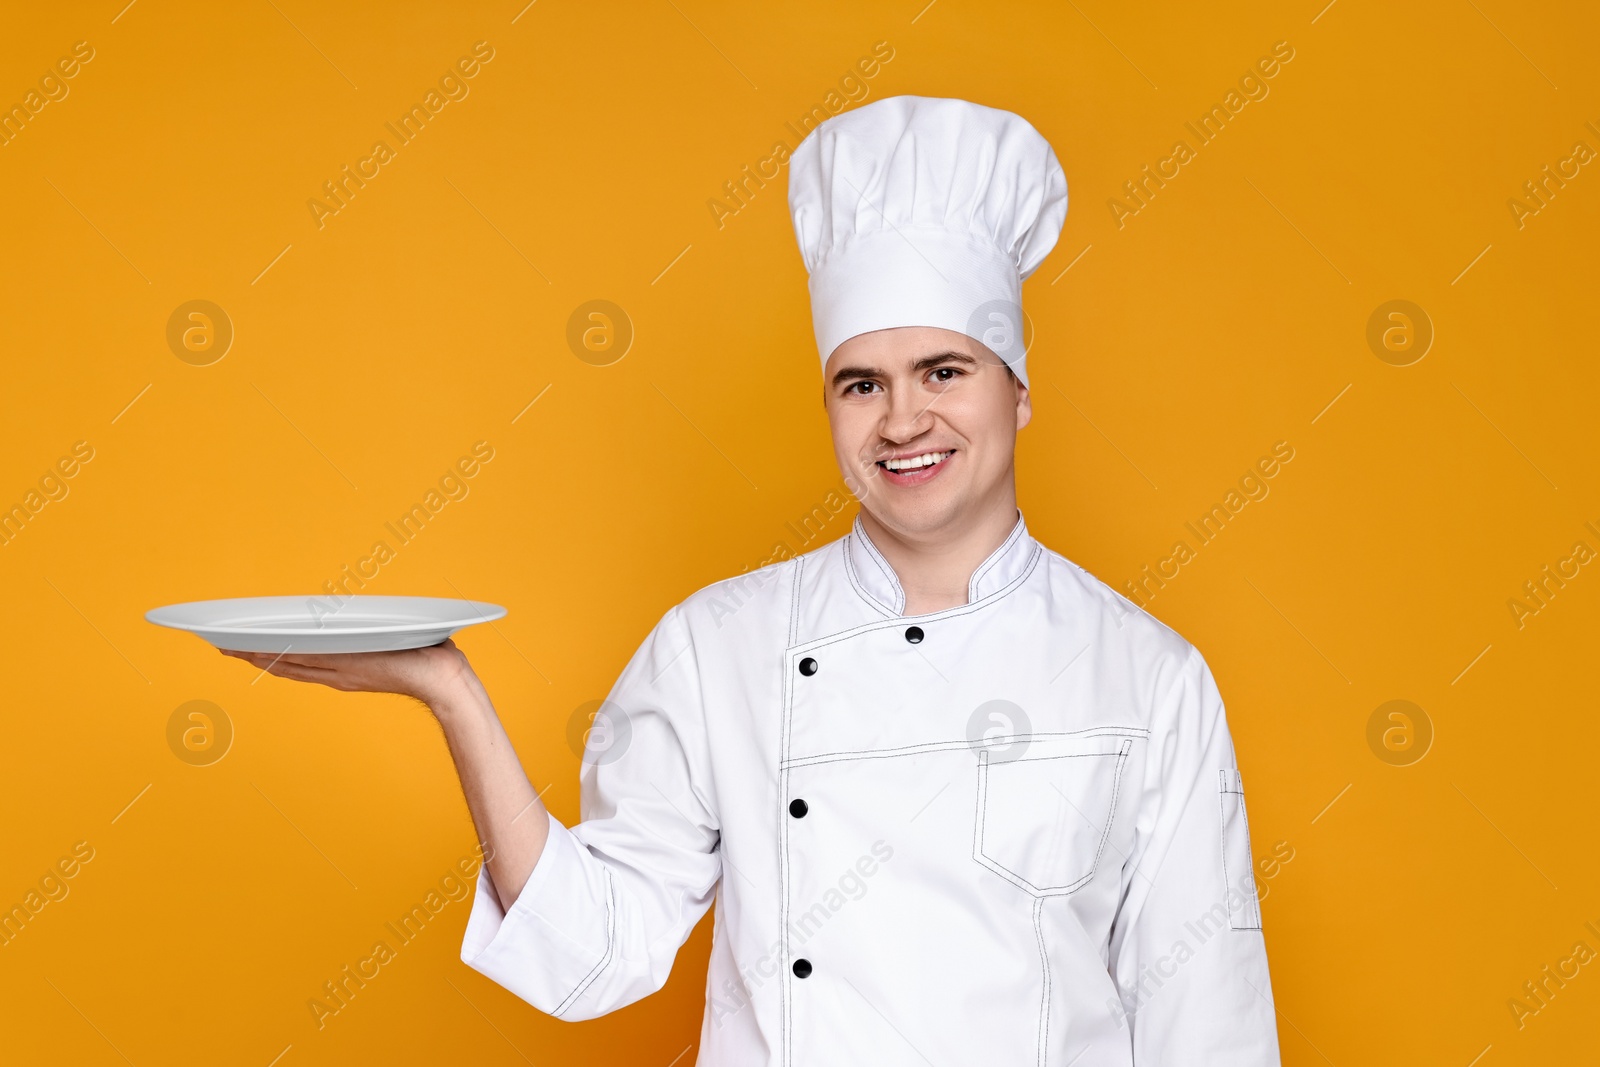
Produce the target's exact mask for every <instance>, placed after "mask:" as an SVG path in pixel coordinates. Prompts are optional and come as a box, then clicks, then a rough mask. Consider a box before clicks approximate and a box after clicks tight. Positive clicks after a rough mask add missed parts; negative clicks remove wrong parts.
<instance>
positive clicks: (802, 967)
mask: <svg viewBox="0 0 1600 1067" xmlns="http://www.w3.org/2000/svg"><path fill="white" fill-rule="evenodd" d="M794 976H795V977H796V978H810V977H811V961H810V960H795V961H794Z"/></svg>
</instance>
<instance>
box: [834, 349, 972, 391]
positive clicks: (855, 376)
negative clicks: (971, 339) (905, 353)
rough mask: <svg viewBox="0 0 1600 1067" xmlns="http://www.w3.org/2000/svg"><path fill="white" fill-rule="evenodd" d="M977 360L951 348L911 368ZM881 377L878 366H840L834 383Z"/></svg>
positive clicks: (920, 368)
mask: <svg viewBox="0 0 1600 1067" xmlns="http://www.w3.org/2000/svg"><path fill="white" fill-rule="evenodd" d="M977 362H978V361H977V360H976V359H973V358H972V357H971V356H969V355H967V354H966V353H965V352H957V351H956V350H955V349H949V350H947V351H944V352H935V353H933V354H932V355H927V356H923V357H922V358H920V359H918V360H917V361H916V362H914V363H912V364H911V370H912V372H913V373H916V372H918V371H925V370H932V369H933V368H934V367H937V366H941V365H942V364H945V363H969V364H976V363H977ZM881 377H883V371H882V370H880V369H879V368H877V367H840V368H839V369H838V370H837V371H836V372H834V375H833V380H832V384H834V385H843V384H844V383H845V382H852V381H859V380H861V379H864V378H881Z"/></svg>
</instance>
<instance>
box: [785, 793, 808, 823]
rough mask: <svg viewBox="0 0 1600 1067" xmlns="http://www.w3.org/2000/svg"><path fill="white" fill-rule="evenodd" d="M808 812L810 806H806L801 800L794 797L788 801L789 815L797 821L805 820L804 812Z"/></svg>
mask: <svg viewBox="0 0 1600 1067" xmlns="http://www.w3.org/2000/svg"><path fill="white" fill-rule="evenodd" d="M810 810H811V808H810V806H809V805H807V804H806V802H805V801H803V800H801V799H800V798H799V797H796V798H795V799H793V800H791V801H789V814H790V815H793V816H794V817H795V818H797V819H803V818H805V817H806V812H808V811H810Z"/></svg>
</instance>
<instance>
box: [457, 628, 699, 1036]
mask: <svg viewBox="0 0 1600 1067" xmlns="http://www.w3.org/2000/svg"><path fill="white" fill-rule="evenodd" d="M606 705H607V708H606V714H607V715H608V716H609V717H611V719H612V720H613V721H611V722H609V723H608V728H607V729H606V730H605V731H604V732H603V736H604V741H603V742H601V741H597V737H598V736H601V735H602V731H599V730H596V731H591V734H590V739H589V746H590V747H589V748H588V749H586V751H585V756H584V761H583V768H582V772H581V783H582V792H581V814H582V815H583V821H581V822H580V823H578V824H577V825H575V826H573V827H571V828H570V829H569V828H568V827H566V826H564V825H562V824H561V822H560V821H559V820H557V819H556V818H555V817H554V816H553V815H552V816H549V819H550V836H549V838H548V839H547V841H546V843H545V846H544V851H543V852H542V853H541V854H540V856H539V859H538V862H537V863H535V864H534V868H533V872H532V874H530V875H529V877H528V881H527V883H526V884H525V885H524V886H523V888H522V891H521V892H520V893H519V894H518V895H517V898H516V900H515V901H513V903H512V905H511V909H510V910H509V911H506V910H505V909H503V908H502V907H501V905H500V902H499V898H498V897H497V896H496V894H495V890H494V886H493V884H492V883H491V881H490V879H489V875H488V871H487V869H484V870H482V871H480V872H479V874H478V884H477V893H476V894H475V896H474V898H473V903H472V914H471V915H470V916H469V918H468V920H467V929H466V933H465V935H464V936H463V938H462V944H461V959H462V961H463V962H464V963H466V964H467V965H468V966H470V967H472V968H473V969H474V970H476V971H478V972H479V973H481V974H483V975H485V976H486V977H488V978H491V979H493V980H494V981H495V982H497V983H499V984H500V985H502V986H504V987H505V988H507V989H509V990H510V991H511V992H513V993H515V994H516V995H517V996H519V997H521V998H522V999H523V1000H526V1001H527V1002H528V1003H529V1004H532V1005H533V1006H534V1007H536V1008H538V1009H539V1010H540V1011H543V1012H546V1013H547V1014H549V1015H553V1016H555V1017H557V1018H560V1019H567V1020H581V1019H592V1018H594V1017H596V1016H599V1015H603V1014H605V1013H606V1012H610V1011H614V1010H616V1009H617V1008H621V1007H624V1006H626V1005H628V1004H631V1003H633V1002H634V1001H636V1000H639V999H640V998H642V997H644V996H647V995H648V994H650V993H653V992H655V991H656V990H657V989H660V988H661V986H662V985H663V984H665V982H666V979H667V975H668V974H669V973H670V971H671V968H672V963H673V960H674V959H675V957H676V955H677V951H678V949H679V948H680V947H682V945H683V943H684V941H685V940H687V938H688V936H689V933H690V931H691V930H693V929H694V925H695V923H696V922H698V921H699V919H700V917H701V916H702V915H704V914H705V910H706V908H707V907H708V906H709V905H710V902H711V899H712V896H713V894H714V891H715V887H716V884H717V881H718V879H719V877H720V875H721V857H720V854H719V853H718V852H717V845H718V842H719V840H720V831H719V827H718V823H717V820H716V818H715V816H714V814H713V805H712V804H711V802H710V801H709V799H708V797H707V793H706V790H705V788H704V786H705V782H706V780H707V778H708V771H707V765H706V764H707V759H706V748H705V737H704V725H703V724H704V708H703V705H702V702H701V692H700V686H699V677H698V670H697V667H696V663H695V656H694V653H693V649H692V647H690V645H689V635H688V632H687V629H686V627H684V626H683V625H682V623H681V621H680V620H679V619H678V617H677V615H676V609H674V611H673V612H670V613H668V615H667V616H666V618H664V619H663V620H662V621H661V623H660V624H659V625H658V626H657V627H656V629H655V630H654V631H652V633H651V635H650V637H649V638H647V639H646V641H645V642H644V644H643V645H642V646H641V647H640V649H639V651H638V652H637V653H635V654H634V657H633V659H632V660H631V661H630V662H629V664H628V666H627V668H626V669H625V670H624V671H623V673H622V675H621V676H620V677H619V678H618V680H617V684H616V686H615V687H614V688H613V689H612V691H611V695H610V696H609V698H608V699H607V701H606ZM619 739H620V740H619ZM602 745H604V746H608V747H604V748H602V747H601V746H602Z"/></svg>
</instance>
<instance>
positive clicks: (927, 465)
mask: <svg viewBox="0 0 1600 1067" xmlns="http://www.w3.org/2000/svg"><path fill="white" fill-rule="evenodd" d="M955 454H956V450H955V449H953V448H952V449H948V450H946V451H943V452H924V453H923V454H922V455H920V456H900V457H896V458H894V459H880V460H879V461H878V466H880V467H882V468H883V469H884V470H886V471H891V472H893V473H895V474H898V475H902V476H904V475H909V474H917V473H921V472H923V471H927V470H929V469H931V468H933V467H937V466H939V465H940V464H941V463H943V462H944V461H945V460H947V459H949V458H950V457H951V456H953V455H955Z"/></svg>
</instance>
